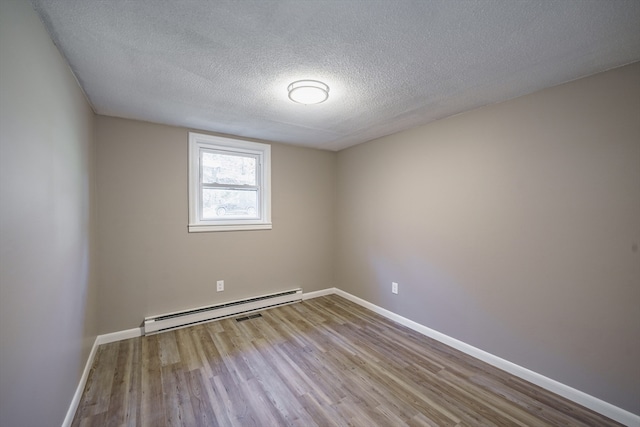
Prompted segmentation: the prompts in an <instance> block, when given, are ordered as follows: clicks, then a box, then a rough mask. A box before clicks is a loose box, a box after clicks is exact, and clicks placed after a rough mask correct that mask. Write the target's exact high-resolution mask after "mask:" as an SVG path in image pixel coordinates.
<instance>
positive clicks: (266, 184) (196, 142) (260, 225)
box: [188, 132, 272, 233]
mask: <svg viewBox="0 0 640 427" xmlns="http://www.w3.org/2000/svg"><path fill="white" fill-rule="evenodd" d="M211 150H215V151H217V152H227V153H229V154H234V155H240V156H247V155H250V156H255V157H256V159H257V160H258V171H257V175H256V184H257V186H258V205H259V206H258V209H257V212H256V213H257V214H258V218H257V219H256V218H252V219H242V218H219V219H206V220H205V219H202V167H201V164H200V159H201V153H202V152H203V151H211ZM188 228H189V232H190V233H198V232H207V231H236V230H270V229H271V228H272V225H271V146H270V145H268V144H261V143H258V142H251V141H244V140H239V139H231V138H224V137H221V136H213V135H205V134H201V133H195V132H189V227H188Z"/></svg>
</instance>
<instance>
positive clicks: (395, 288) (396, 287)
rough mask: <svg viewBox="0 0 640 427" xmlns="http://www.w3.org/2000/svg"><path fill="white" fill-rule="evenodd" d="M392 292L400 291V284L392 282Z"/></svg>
mask: <svg viewBox="0 0 640 427" xmlns="http://www.w3.org/2000/svg"><path fill="white" fill-rule="evenodd" d="M391 292H393V293H394V294H397V293H398V284H397V283H396V282H391Z"/></svg>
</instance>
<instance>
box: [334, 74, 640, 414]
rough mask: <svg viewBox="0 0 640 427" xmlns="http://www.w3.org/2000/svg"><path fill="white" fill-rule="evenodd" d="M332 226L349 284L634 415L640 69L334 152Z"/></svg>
mask: <svg viewBox="0 0 640 427" xmlns="http://www.w3.org/2000/svg"><path fill="white" fill-rule="evenodd" d="M337 218H338V219H339V221H338V234H337V235H338V239H337V246H336V247H337V249H338V250H337V251H336V254H337V256H336V260H337V264H336V265H337V279H336V281H337V285H338V286H339V287H340V288H342V289H344V290H345V291H348V292H350V293H353V294H355V295H357V296H359V297H361V298H364V299H365V300H368V301H370V302H372V303H374V304H377V305H380V306H382V307H384V308H386V309H389V310H391V311H393V312H395V313H398V314H400V315H402V316H405V317H407V318H409V319H412V320H414V321H416V322H419V323H421V324H423V325H426V326H428V327H431V328H433V329H435V330H437V331H440V332H442V333H445V334H447V335H449V336H452V337H454V338H457V339H459V340H462V341H464V342H466V343H469V344H471V345H473V346H475V347H478V348H481V349H483V350H486V351H488V352H490V353H493V354H495V355H497V356H500V357H502V358H504V359H507V360H509V361H511V362H514V363H516V364H519V365H521V366H524V367H527V368H529V369H532V370H533V371H536V372H538V373H540V374H543V375H546V376H548V377H550V378H553V379H555V380H558V381H560V382H562V383H565V384H567V385H569V386H572V387H575V388H577V389H579V390H582V391H584V392H586V393H589V394H591V395H593V396H596V397H599V398H601V399H604V400H605V401H607V402H610V403H612V404H614V405H618V406H620V407H622V408H625V409H627V410H629V411H632V412H634V413H636V414H640V369H638V360H640V252H639V250H638V244H640V63H636V64H635V65H631V66H627V67H624V68H621V69H617V70H613V71H610V72H607V73H603V74H599V75H596V76H592V77H589V78H585V79H582V80H579V81H575V82H572V83H569V84H565V85H562V86H559V87H555V88H551V89H548V90H544V91H541V92H538V93H535V94H532V95H528V96H524V97H521V98H518V99H515V100H512V101H509V102H505V103H502V104H499V105H495V106H489V107H485V108H481V109H478V110H475V111H472V112H469V113H466V114H462V115H459V116H456V117H452V118H449V119H446V120H441V121H439V122H436V123H432V124H430V125H427V126H423V127H420V128H416V129H413V130H410V131H407V132H403V133H400V134H396V135H392V136H389V137H386V138H382V139H379V140H376V141H372V142H369V143H365V144H362V145H359V146H356V147H353V148H351V149H347V150H345V151H342V152H340V153H339V154H338V202H337ZM392 281H397V282H399V284H400V292H399V294H398V295H392V294H391V282H392Z"/></svg>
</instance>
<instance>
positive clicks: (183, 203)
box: [96, 116, 336, 333]
mask: <svg viewBox="0 0 640 427" xmlns="http://www.w3.org/2000/svg"><path fill="white" fill-rule="evenodd" d="M187 141H188V130H187V129H181V128H177V127H171V126H162V125H157V124H151V123H145V122H139V121H133V120H124V119H117V118H109V117H102V116H98V117H97V121H96V144H97V179H98V184H97V187H98V211H99V214H98V244H99V254H100V267H99V273H98V275H99V284H100V308H99V311H100V321H99V323H100V332H101V333H106V332H113V331H117V330H122V329H128V328H133V327H136V326H139V325H140V323H141V322H142V320H143V318H144V317H145V316H149V315H155V314H162V313H165V312H168V311H175V310H180V309H185V308H193V307H197V306H202V305H207V304H214V303H217V302H224V301H230V300H234V299H240V298H245V297H249V296H256V295H262V294H265V293H270V292H276V291H281V290H286V289H291V288H294V287H302V288H303V290H304V291H305V292H310V291H315V290H319V289H325V288H328V287H332V286H334V277H333V273H334V266H333V250H334V247H335V244H334V238H333V237H334V230H335V224H334V208H333V205H334V200H335V165H336V161H335V160H336V159H335V158H336V153H333V152H328V151H319V150H312V149H308V148H299V147H293V146H288V145H282V144H272V147H271V157H272V172H271V179H272V193H273V194H272V221H273V229H272V230H261V231H231V232H216V233H188V232H187V221H188V206H187V203H188V195H187ZM219 279H222V280H224V281H225V291H224V292H220V293H217V292H216V286H215V285H216V280H219Z"/></svg>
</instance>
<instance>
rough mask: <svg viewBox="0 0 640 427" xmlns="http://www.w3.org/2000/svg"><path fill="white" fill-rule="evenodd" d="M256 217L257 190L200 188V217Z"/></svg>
mask: <svg viewBox="0 0 640 427" xmlns="http://www.w3.org/2000/svg"><path fill="white" fill-rule="evenodd" d="M225 218H243V219H251V218H258V191H257V190H222V189H217V188H215V189H214V188H205V189H203V190H202V219H205V220H206V219H225Z"/></svg>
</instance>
